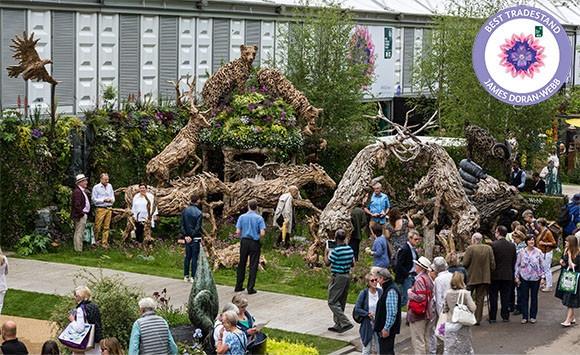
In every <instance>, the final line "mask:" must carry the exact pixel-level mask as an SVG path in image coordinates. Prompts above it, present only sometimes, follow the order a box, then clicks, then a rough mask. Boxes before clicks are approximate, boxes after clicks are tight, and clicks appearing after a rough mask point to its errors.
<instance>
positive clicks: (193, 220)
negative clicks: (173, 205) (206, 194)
mask: <svg viewBox="0 0 580 355" xmlns="http://www.w3.org/2000/svg"><path fill="white" fill-rule="evenodd" d="M199 201H200V199H199V196H198V195H195V194H194V195H193V196H192V197H191V205H189V206H188V207H186V208H185V209H184V210H183V212H181V235H182V236H183V237H184V239H185V258H184V260H183V281H185V282H188V281H189V282H193V278H194V277H195V272H196V271H197V258H198V256H199V249H200V244H201V233H202V229H201V224H202V220H203V215H202V212H201V209H200V208H199ZM190 267H191V276H190V274H189V269H190Z"/></svg>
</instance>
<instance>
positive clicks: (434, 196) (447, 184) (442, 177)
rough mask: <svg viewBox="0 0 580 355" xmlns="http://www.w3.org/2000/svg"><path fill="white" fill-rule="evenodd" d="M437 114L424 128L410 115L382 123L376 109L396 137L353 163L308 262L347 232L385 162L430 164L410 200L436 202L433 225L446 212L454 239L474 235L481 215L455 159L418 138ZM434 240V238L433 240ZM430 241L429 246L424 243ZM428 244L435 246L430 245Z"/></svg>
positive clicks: (323, 219) (362, 153)
mask: <svg viewBox="0 0 580 355" xmlns="http://www.w3.org/2000/svg"><path fill="white" fill-rule="evenodd" d="M435 115H436V113H435V114H434V115H433V116H432V117H431V118H430V119H429V120H428V121H427V122H426V123H425V124H423V125H422V126H420V125H414V126H409V125H408V119H409V115H408V114H407V117H406V119H405V123H404V124H403V125H400V124H397V123H395V122H393V121H392V120H389V119H388V118H386V117H385V116H384V115H383V114H382V111H381V109H380V107H379V113H378V115H377V117H378V118H380V119H383V120H385V121H387V122H388V123H389V124H390V125H391V126H392V127H393V128H392V129H391V130H390V131H391V132H393V133H395V141H394V142H392V143H388V144H387V143H384V142H379V143H374V144H371V145H368V146H366V147H365V148H363V149H362V150H361V151H360V152H359V153H358V154H357V156H356V157H355V158H354V160H353V161H352V163H351V165H350V166H349V167H348V169H347V170H346V172H345V173H344V175H343V178H342V180H341V181H340V183H339V185H338V188H337V189H336V191H335V192H334V196H333V197H332V199H331V200H330V202H329V203H328V204H327V205H326V207H325V208H324V210H323V211H322V214H321V215H320V219H319V225H318V231H317V233H316V236H315V238H314V239H315V240H314V243H313V244H312V245H311V246H310V248H309V250H308V253H307V255H306V260H307V261H308V262H309V263H310V264H311V265H314V264H317V263H318V260H319V256H320V255H321V254H322V251H323V246H324V243H323V242H324V240H325V239H327V238H329V237H331V236H332V235H333V233H334V232H335V231H336V230H337V229H339V228H342V229H345V230H346V231H347V232H349V233H350V230H351V229H352V225H351V222H350V213H351V210H352V209H353V208H354V207H355V206H357V205H358V204H359V203H360V201H361V200H362V199H363V197H364V196H365V193H366V192H365V191H366V188H367V187H368V185H369V184H370V182H371V181H372V179H373V175H374V172H375V170H376V169H384V167H385V165H386V161H387V159H389V158H391V157H392V158H396V159H398V160H400V161H402V162H411V161H415V160H421V161H425V160H428V161H429V163H430V164H429V165H430V169H429V172H428V173H427V175H426V176H425V177H423V178H422V179H421V180H420V181H419V182H418V183H417V184H416V185H415V187H414V191H413V192H412V193H411V197H410V199H411V200H412V201H414V202H415V204H417V205H419V206H421V205H426V204H429V203H432V204H433V203H434V205H435V208H434V212H433V215H434V216H433V217H432V218H430V220H431V221H432V222H430V223H428V224H432V223H436V221H437V216H438V213H439V209H440V208H441V207H443V208H445V210H446V211H447V213H449V214H451V216H452V219H453V226H454V234H455V235H457V236H460V237H461V238H465V237H466V236H467V235H470V233H471V232H473V231H475V230H477V228H478V226H479V224H478V222H479V215H478V213H477V209H476V208H475V207H473V206H472V205H471V203H470V202H469V200H468V199H467V196H466V195H465V191H464V190H463V187H462V184H461V177H460V176H459V173H458V171H457V168H456V167H455V164H454V162H453V160H452V159H451V158H450V157H449V155H448V154H447V152H446V151H445V150H444V149H443V148H442V147H440V146H438V145H436V144H425V143H422V142H421V141H420V140H419V139H418V138H417V135H418V134H419V133H420V132H422V131H424V130H426V129H428V128H430V127H433V125H434V123H433V122H434V118H435ZM434 238H435V235H434V234H433V236H432V239H434ZM426 242H428V241H426ZM431 244H434V240H433V241H432V243H431Z"/></svg>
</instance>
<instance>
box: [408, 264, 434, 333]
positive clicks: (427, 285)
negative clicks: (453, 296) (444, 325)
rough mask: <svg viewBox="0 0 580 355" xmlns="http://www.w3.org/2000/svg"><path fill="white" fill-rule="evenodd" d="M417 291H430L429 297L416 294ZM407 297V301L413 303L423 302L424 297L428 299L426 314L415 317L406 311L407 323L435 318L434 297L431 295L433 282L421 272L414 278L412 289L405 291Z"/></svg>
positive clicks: (415, 315)
mask: <svg viewBox="0 0 580 355" xmlns="http://www.w3.org/2000/svg"><path fill="white" fill-rule="evenodd" d="M417 291H431V295H430V296H427V295H424V294H418V293H417ZM407 295H408V296H409V300H414V301H418V302H421V301H424V300H425V297H429V303H428V305H427V312H425V314H423V315H417V314H415V313H413V312H412V311H411V310H408V311H407V321H408V322H409V323H413V322H416V321H420V320H424V319H427V320H431V319H434V318H435V297H434V295H433V280H431V277H429V275H428V274H427V273H426V272H421V273H420V274H419V275H417V277H416V278H415V283H414V284H413V287H411V288H410V289H409V290H408V291H407Z"/></svg>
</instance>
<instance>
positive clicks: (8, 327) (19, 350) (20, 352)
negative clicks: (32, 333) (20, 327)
mask: <svg viewBox="0 0 580 355" xmlns="http://www.w3.org/2000/svg"><path fill="white" fill-rule="evenodd" d="M2 339H3V340H4V342H3V343H2V346H1V347H0V348H1V349H2V354H11V355H28V349H26V345H24V343H23V342H21V341H20V340H18V338H17V337H16V323H14V322H13V321H11V320H9V321H7V322H6V323H4V324H2Z"/></svg>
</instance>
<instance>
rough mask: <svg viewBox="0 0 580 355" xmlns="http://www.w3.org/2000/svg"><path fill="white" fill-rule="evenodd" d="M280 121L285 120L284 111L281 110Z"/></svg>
mask: <svg viewBox="0 0 580 355" xmlns="http://www.w3.org/2000/svg"><path fill="white" fill-rule="evenodd" d="M280 121H282V122H283V121H286V111H282V113H281V114H280Z"/></svg>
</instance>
